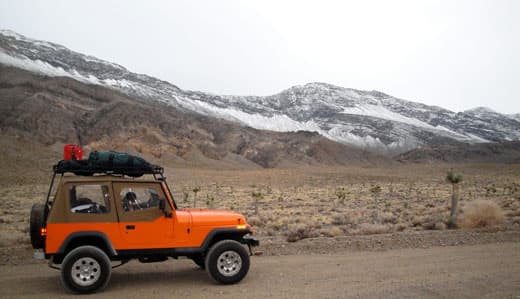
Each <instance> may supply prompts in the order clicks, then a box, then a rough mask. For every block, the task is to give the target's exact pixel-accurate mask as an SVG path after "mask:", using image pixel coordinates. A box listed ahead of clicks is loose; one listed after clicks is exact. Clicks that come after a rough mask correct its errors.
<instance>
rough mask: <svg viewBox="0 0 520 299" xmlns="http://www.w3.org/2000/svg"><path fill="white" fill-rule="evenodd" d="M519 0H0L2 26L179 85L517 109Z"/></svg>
mask: <svg viewBox="0 0 520 299" xmlns="http://www.w3.org/2000/svg"><path fill="white" fill-rule="evenodd" d="M519 16H520V1H501V0H498V1H491V0H490V1H475V0H468V1H457V0H446V1H417V0H415V1H361V0H359V1H355V2H354V1H352V2H351V1H324V0H319V1H318V0H316V1H308V2H307V1H281V0H280V1H270V0H261V1H223V0H222V1H220V0H219V1H210V0H208V1H119V2H116V1H93V0H89V1H51V0H46V1H20V0H17V1H7V0H0V27H1V28H3V29H12V30H14V31H16V32H18V33H20V34H23V35H26V36H28V37H32V38H36V39H42V40H48V41H52V42H56V43H59V44H63V45H65V46H66V47H68V48H70V49H72V50H75V51H78V52H82V53H86V54H90V55H94V56H96V57H98V58H101V59H105V60H109V61H112V62H116V63H119V64H121V65H123V66H125V67H127V68H128V69H130V70H132V71H134V72H138V73H145V74H148V75H152V76H155V77H158V78H161V79H164V80H167V81H170V82H171V83H173V84H176V85H178V86H179V87H181V88H184V89H191V90H201V91H208V92H213V93H217V94H236V95H270V94H274V93H277V92H279V91H281V90H283V89H286V88H288V87H290V86H292V85H297V84H305V83H308V82H315V81H318V82H327V83H332V84H336V85H339V86H343V87H351V88H356V89H365V90H372V89H375V90H379V91H382V92H385V93H388V94H390V95H393V96H396V97H400V98H404V99H408V100H413V101H418V102H422V103H426V104H431V105H438V106H442V107H445V108H448V109H451V110H454V111H461V110H464V109H469V108H473V107H475V106H487V107H490V108H492V109H494V110H497V111H499V112H502V113H518V112H520V96H519V92H518V90H519V89H520V17H519Z"/></svg>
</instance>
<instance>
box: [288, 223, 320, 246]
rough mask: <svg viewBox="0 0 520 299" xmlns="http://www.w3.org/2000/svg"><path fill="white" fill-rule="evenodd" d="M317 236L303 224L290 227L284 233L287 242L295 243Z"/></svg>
mask: <svg viewBox="0 0 520 299" xmlns="http://www.w3.org/2000/svg"><path fill="white" fill-rule="evenodd" d="M317 236H318V234H317V233H316V232H315V231H314V230H313V228H312V227H311V226H309V225H305V224H296V225H293V226H290V227H289V228H288V229H287V232H286V240H287V242H296V241H299V240H303V239H306V238H313V237H317Z"/></svg>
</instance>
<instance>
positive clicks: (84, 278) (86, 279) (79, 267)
mask: <svg viewBox="0 0 520 299" xmlns="http://www.w3.org/2000/svg"><path fill="white" fill-rule="evenodd" d="M71 275H72V280H73V281H74V282H75V283H76V284H78V285H80V286H90V285H92V284H94V283H95V282H96V281H98V279H99V277H100V276H101V267H100V266H99V263H98V262H97V261H96V260H95V259H93V258H90V257H84V258H80V259H78V260H77V261H76V262H75V263H74V264H73V265H72V269H71Z"/></svg>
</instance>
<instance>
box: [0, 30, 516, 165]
mask: <svg viewBox="0 0 520 299" xmlns="http://www.w3.org/2000/svg"><path fill="white" fill-rule="evenodd" d="M0 63H2V64H4V65H9V66H13V67H17V68H22V69H26V70H28V71H31V72H36V73H41V74H44V75H47V76H54V77H70V78H73V79H75V80H78V81H80V82H83V83H86V84H95V85H100V86H104V87H108V88H111V89H114V90H117V91H119V92H122V93H124V94H127V95H128V96H130V97H133V98H136V99H140V100H142V101H145V102H162V103H165V104H167V105H171V106H173V107H175V108H176V109H179V110H181V111H184V112H190V113H192V112H194V113H198V114H201V115H207V116H210V117H217V118H221V119H225V120H228V121H232V122H237V123H240V124H241V125H245V126H250V127H252V128H255V129H261V130H271V131H277V132H297V131H311V132H317V133H319V134H320V135H322V136H324V137H326V138H328V139H331V140H333V141H336V142H340V143H343V144H346V145H350V146H356V147H359V148H361V149H368V150H371V151H373V152H377V153H381V154H386V155H395V154H400V153H404V152H407V151H409V150H413V149H416V148H420V147H422V146H436V145H440V144H457V143H461V142H462V143H470V144H474V143H482V142H484V143H486V142H502V141H512V140H519V139H520V119H519V117H518V116H515V115H512V116H511V115H504V114H500V113H497V112H494V111H492V110H491V109H489V108H485V109H479V108H478V107H476V108H473V109H469V110H466V111H463V112H458V113H457V112H452V111H450V110H447V109H444V108H442V107H438V106H431V105H425V104H422V103H417V102H412V101H407V100H403V99H399V98H395V97H392V96H390V95H388V94H385V93H383V92H380V91H375V90H372V91H362V90H356V89H352V88H344V87H340V86H336V85H333V84H329V83H321V82H311V83H307V84H305V85H297V86H293V87H290V88H287V89H285V90H283V91H281V92H279V93H277V94H274V95H271V96H233V95H231V96H226V95H215V94H211V93H206V92H200V91H190V90H183V89H181V88H179V87H178V86H176V85H174V84H171V83H169V82H167V81H164V80H160V79H157V78H154V77H151V76H147V75H144V74H136V73H132V72H131V71H129V70H127V69H126V68H125V67H123V66H121V65H118V64H115V63H111V62H107V61H104V60H101V59H98V58H95V57H92V56H88V55H83V54H81V53H78V52H74V51H72V50H69V49H67V48H66V47H63V46H60V45H57V44H54V43H49V42H45V41H37V40H33V39H30V38H26V37H24V36H22V35H19V34H17V33H15V32H13V31H5V30H4V31H0Z"/></svg>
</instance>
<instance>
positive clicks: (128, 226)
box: [126, 225, 135, 229]
mask: <svg viewBox="0 0 520 299" xmlns="http://www.w3.org/2000/svg"><path fill="white" fill-rule="evenodd" d="M126 229H135V225H127V226H126Z"/></svg>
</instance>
